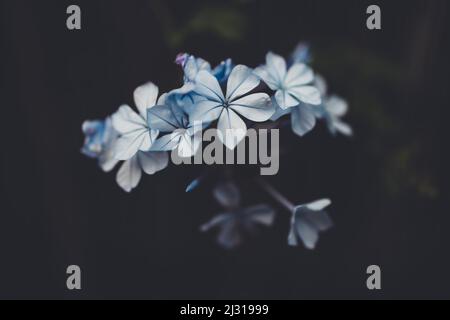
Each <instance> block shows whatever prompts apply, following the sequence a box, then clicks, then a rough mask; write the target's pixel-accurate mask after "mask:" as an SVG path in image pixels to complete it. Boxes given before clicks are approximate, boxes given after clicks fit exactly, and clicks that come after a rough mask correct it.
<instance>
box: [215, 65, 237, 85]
mask: <svg viewBox="0 0 450 320" xmlns="http://www.w3.org/2000/svg"><path fill="white" fill-rule="evenodd" d="M233 68H234V65H233V62H232V60H231V59H227V60H225V61H222V62H221V63H220V64H219V65H218V66H217V67H215V68H214V70H213V71H212V74H213V76H214V77H216V78H217V80H218V81H219V82H220V83H224V82H226V81H227V80H228V77H229V76H230V73H231V70H233Z"/></svg>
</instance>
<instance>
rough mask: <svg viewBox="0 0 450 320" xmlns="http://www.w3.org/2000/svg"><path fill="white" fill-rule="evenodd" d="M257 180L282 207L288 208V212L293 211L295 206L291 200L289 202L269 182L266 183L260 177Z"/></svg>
mask: <svg viewBox="0 0 450 320" xmlns="http://www.w3.org/2000/svg"><path fill="white" fill-rule="evenodd" d="M257 182H258V183H259V185H260V186H261V187H262V188H263V189H264V190H265V191H266V192H267V193H268V194H270V195H271V196H272V197H273V198H274V199H275V200H277V201H278V202H279V203H280V204H281V205H282V206H283V207H285V208H286V209H288V210H289V211H290V212H292V211H294V208H295V206H294V205H293V204H292V202H290V201H289V200H288V199H287V198H286V197H285V196H283V195H282V194H281V193H280V192H279V191H278V190H277V189H275V188H274V187H272V186H271V185H270V184H268V183H267V182H265V181H264V180H263V179H261V178H258V179H257Z"/></svg>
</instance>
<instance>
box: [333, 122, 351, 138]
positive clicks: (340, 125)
mask: <svg viewBox="0 0 450 320" xmlns="http://www.w3.org/2000/svg"><path fill="white" fill-rule="evenodd" d="M332 126H333V128H334V129H335V130H336V131H338V132H340V133H341V134H343V135H344V136H352V135H353V129H352V127H350V126H349V125H348V124H346V123H345V122H342V121H340V120H338V119H335V120H334V121H333V124H332Z"/></svg>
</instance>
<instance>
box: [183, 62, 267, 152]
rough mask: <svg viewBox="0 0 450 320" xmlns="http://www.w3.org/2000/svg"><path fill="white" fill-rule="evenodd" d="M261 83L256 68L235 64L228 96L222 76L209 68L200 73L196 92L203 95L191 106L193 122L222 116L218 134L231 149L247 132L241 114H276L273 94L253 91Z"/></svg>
mask: <svg viewBox="0 0 450 320" xmlns="http://www.w3.org/2000/svg"><path fill="white" fill-rule="evenodd" d="M259 83H260V80H259V79H258V77H256V76H255V75H254V74H253V72H252V70H251V69H249V68H248V67H246V66H244V65H238V66H236V67H234V68H233V71H232V72H231V74H230V76H229V78H228V81H227V90H226V94H225V96H224V94H223V92H222V89H221V87H220V85H219V82H218V80H217V79H216V78H215V77H214V76H213V75H212V74H211V73H209V72H207V71H200V72H199V73H198V75H197V77H196V86H195V90H194V91H195V93H196V94H197V95H199V96H200V98H197V100H196V104H195V106H194V108H192V110H190V115H189V118H190V122H191V123H194V122H196V121H202V122H211V121H214V120H216V119H219V121H218V124H217V129H218V133H219V134H218V136H219V139H220V140H221V141H222V143H223V144H224V145H225V146H226V147H227V148H229V149H234V148H235V147H236V146H237V145H238V144H239V142H240V141H241V140H242V139H243V138H244V137H245V135H246V133H247V126H246V124H245V122H244V121H243V120H242V119H241V118H240V117H239V115H241V116H243V117H245V118H247V119H249V120H251V121H255V122H263V121H266V120H268V119H270V117H271V116H272V115H273V113H274V112H275V108H274V107H273V105H272V103H271V101H270V97H269V96H268V95H267V94H265V93H252V94H248V93H249V92H250V91H252V90H253V89H255V88H256V87H257V86H258V85H259Z"/></svg>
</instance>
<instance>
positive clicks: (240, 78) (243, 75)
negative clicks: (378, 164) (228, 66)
mask: <svg viewBox="0 0 450 320" xmlns="http://www.w3.org/2000/svg"><path fill="white" fill-rule="evenodd" d="M259 82H260V80H259V78H258V77H257V76H256V75H255V74H254V73H253V71H252V70H251V69H250V68H248V67H246V66H244V65H242V64H240V65H237V66H236V67H234V68H233V71H231V74H230V76H229V77H228V83H227V94H226V99H227V101H230V102H231V101H233V100H234V99H237V98H239V97H240V96H242V95H244V94H246V93H248V92H250V91H252V90H253V89H255V88H256V87H257V86H258V85H259Z"/></svg>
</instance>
